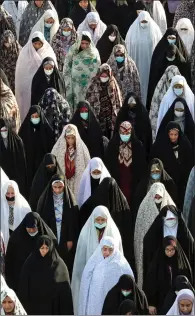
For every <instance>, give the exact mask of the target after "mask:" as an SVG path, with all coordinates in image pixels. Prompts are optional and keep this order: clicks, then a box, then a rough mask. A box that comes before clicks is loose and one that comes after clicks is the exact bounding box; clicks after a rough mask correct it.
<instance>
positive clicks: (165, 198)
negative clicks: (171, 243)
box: [134, 182, 175, 288]
mask: <svg viewBox="0 0 195 316" xmlns="http://www.w3.org/2000/svg"><path fill="white" fill-rule="evenodd" d="M156 194H158V195H160V196H161V198H162V202H161V204H160V210H161V209H162V208H163V207H164V206H165V205H175V203H174V202H173V200H172V198H171V197H170V195H169V194H168V193H167V191H166V189H165V187H164V185H163V184H162V183H160V182H157V183H154V184H153V185H152V186H151V188H150V190H149V191H148V193H147V195H146V196H145V198H144V199H143V201H142V203H141V204H140V207H139V210H138V213H137V218H136V223H135V231H134V252H135V262H136V269H137V275H138V286H139V287H140V288H141V287H142V282H143V268H145V267H144V266H143V240H144V236H145V234H146V233H147V231H148V229H149V228H150V226H151V225H152V223H153V221H154V220H155V218H156V217H157V215H158V214H159V211H160V210H159V209H158V207H157V205H156V203H155V200H154V199H155V195H156Z"/></svg>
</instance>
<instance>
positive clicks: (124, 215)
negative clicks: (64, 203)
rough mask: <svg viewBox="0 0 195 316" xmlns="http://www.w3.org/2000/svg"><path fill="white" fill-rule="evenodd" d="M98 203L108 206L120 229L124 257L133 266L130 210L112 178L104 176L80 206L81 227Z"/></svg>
mask: <svg viewBox="0 0 195 316" xmlns="http://www.w3.org/2000/svg"><path fill="white" fill-rule="evenodd" d="M98 205H104V206H106V207H107V208H108V210H109V212H110V215H111V216H112V218H113V220H114V222H115V224H116V225H117V227H118V229H119V231H120V234H121V238H122V242H123V250H124V255H125V258H126V259H127V260H128V262H129V263H130V264H131V268H133V266H134V256H133V234H132V212H131V211H130V208H129V205H128V203H127V200H126V198H125V196H124V195H123V193H122V192H121V190H120V188H119V186H118V185H117V183H116V181H115V180H114V179H113V178H104V179H103V180H102V182H101V183H100V184H99V186H98V187H97V189H96V190H95V191H94V193H93V194H92V195H91V196H90V197H89V198H88V200H87V201H85V203H84V204H83V205H82V206H81V208H80V211H79V219H80V226H81V228H82V227H83V226H84V225H85V223H86V221H87V220H88V218H89V216H90V215H91V213H92V212H93V210H94V208H95V207H96V206H98Z"/></svg>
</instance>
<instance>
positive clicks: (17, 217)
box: [1, 180, 31, 247]
mask: <svg viewBox="0 0 195 316" xmlns="http://www.w3.org/2000/svg"><path fill="white" fill-rule="evenodd" d="M9 186H12V188H13V189H14V193H15V202H14V209H13V216H14V222H13V230H15V229H16V228H17V227H18V225H19V224H20V223H21V221H22V220H23V218H24V217H25V215H26V214H27V213H29V212H31V209H30V206H29V204H28V202H27V201H26V200H25V198H24V197H23V196H22V195H21V194H20V191H19V188H18V185H17V183H16V182H15V181H13V180H9V181H7V182H6V183H5V184H4V186H3V187H2V200H1V225H2V227H1V231H2V233H3V236H4V239H5V247H7V244H8V240H9V212H10V211H9V205H8V203H7V200H6V197H5V195H6V193H7V189H8V187H9Z"/></svg>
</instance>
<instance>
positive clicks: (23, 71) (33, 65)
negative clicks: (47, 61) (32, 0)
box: [15, 32, 57, 123]
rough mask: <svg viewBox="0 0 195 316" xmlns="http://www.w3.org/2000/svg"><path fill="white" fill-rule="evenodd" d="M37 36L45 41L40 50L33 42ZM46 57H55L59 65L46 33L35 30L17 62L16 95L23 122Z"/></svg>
mask: <svg viewBox="0 0 195 316" xmlns="http://www.w3.org/2000/svg"><path fill="white" fill-rule="evenodd" d="M35 37H39V38H40V39H41V41H42V42H43V46H42V47H41V48H40V49H39V50H38V51H36V50H35V48H34V47H33V44H32V39H33V38H35ZM45 57H51V58H53V59H54V61H55V63H56V65H57V61H56V55H55V53H54V51H53V49H52V48H51V46H50V44H49V43H48V42H47V41H46V40H45V38H44V35H43V34H42V33H41V32H35V33H34V34H33V35H32V37H30V38H29V40H28V42H27V44H26V45H25V46H24V47H23V48H22V50H21V51H20V54H19V57H18V60H17V63H16V77H15V95H16V100H17V103H18V106H19V110H20V117H21V123H22V122H23V121H24V119H25V117H26V115H27V113H28V111H29V108H30V106H31V84H32V79H33V77H34V75H35V73H36V72H37V70H38V69H39V67H40V66H41V63H42V61H43V59H44V58H45Z"/></svg>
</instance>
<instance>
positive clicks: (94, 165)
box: [77, 157, 111, 208]
mask: <svg viewBox="0 0 195 316" xmlns="http://www.w3.org/2000/svg"><path fill="white" fill-rule="evenodd" d="M94 170H99V171H101V177H100V179H99V183H101V182H102V180H103V179H104V178H107V177H111V175H110V173H109V172H108V170H107V168H106V167H105V165H104V163H103V161H102V160H101V159H100V158H97V157H94V158H92V159H91V160H90V161H89V163H88V165H87V168H86V169H85V171H84V172H83V175H82V178H81V182H80V187H79V193H78V199H77V202H78V206H79V208H80V207H81V206H82V205H83V203H84V202H85V201H86V200H87V199H88V198H89V197H90V196H91V172H92V171H94Z"/></svg>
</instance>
